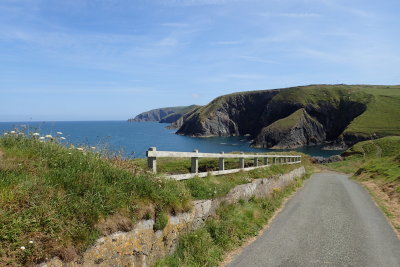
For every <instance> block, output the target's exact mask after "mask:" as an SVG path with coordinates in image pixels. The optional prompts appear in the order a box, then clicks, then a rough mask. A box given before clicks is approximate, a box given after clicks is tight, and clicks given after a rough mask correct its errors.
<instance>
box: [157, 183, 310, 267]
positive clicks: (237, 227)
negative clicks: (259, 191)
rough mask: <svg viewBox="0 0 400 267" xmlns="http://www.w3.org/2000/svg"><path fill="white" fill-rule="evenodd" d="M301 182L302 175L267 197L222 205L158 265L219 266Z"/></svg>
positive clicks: (184, 237)
mask: <svg viewBox="0 0 400 267" xmlns="http://www.w3.org/2000/svg"><path fill="white" fill-rule="evenodd" d="M302 182H303V179H298V180H296V181H295V182H293V183H292V184H291V185H289V186H287V187H286V188H284V189H283V190H275V191H274V193H273V196H272V197H271V198H268V199H251V200H250V201H240V202H239V203H238V204H236V205H223V206H221V207H220V208H219V209H218V211H217V216H216V217H215V218H210V219H208V220H207V221H206V223H205V225H204V226H203V227H202V228H200V229H198V230H196V231H194V232H192V233H189V234H186V235H184V236H182V237H181V238H180V240H179V245H178V248H177V250H176V252H175V253H174V254H172V255H171V256H168V257H166V258H165V259H163V260H160V261H159V262H157V264H156V266H158V267H161V266H169V267H174V266H198V267H200V266H201V267H202V266H218V265H219V263H220V262H221V261H222V260H223V258H224V255H225V254H226V253H227V252H229V251H231V250H233V249H235V248H237V247H239V246H240V245H242V244H243V243H244V242H245V241H246V240H247V239H248V238H250V237H253V236H255V235H257V234H258V233H259V231H260V230H261V229H262V228H263V227H264V226H265V225H266V224H267V222H268V221H269V219H270V218H271V217H272V216H273V214H274V212H275V211H276V210H277V209H278V208H279V207H281V205H282V202H283V200H284V199H285V197H287V196H288V195H290V194H291V193H292V192H294V191H295V190H296V188H298V187H299V186H301V184H302Z"/></svg>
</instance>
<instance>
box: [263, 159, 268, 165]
mask: <svg viewBox="0 0 400 267" xmlns="http://www.w3.org/2000/svg"><path fill="white" fill-rule="evenodd" d="M264 165H268V158H267V157H265V158H264Z"/></svg>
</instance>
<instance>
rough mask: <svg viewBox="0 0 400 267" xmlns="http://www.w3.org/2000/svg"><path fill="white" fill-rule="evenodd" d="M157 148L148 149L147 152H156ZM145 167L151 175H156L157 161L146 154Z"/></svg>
mask: <svg viewBox="0 0 400 267" xmlns="http://www.w3.org/2000/svg"><path fill="white" fill-rule="evenodd" d="M156 150H157V148H155V147H150V148H149V150H148V151H156ZM147 166H148V167H149V169H150V170H151V172H152V173H157V159H156V157H149V156H148V154H147Z"/></svg>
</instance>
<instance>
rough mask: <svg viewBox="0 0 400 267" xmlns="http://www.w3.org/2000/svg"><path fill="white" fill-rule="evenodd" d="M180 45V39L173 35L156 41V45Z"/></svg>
mask: <svg viewBox="0 0 400 267" xmlns="http://www.w3.org/2000/svg"><path fill="white" fill-rule="evenodd" d="M176 45H178V40H176V39H175V38H173V37H166V38H164V39H162V40H160V41H159V42H157V43H156V46H176Z"/></svg>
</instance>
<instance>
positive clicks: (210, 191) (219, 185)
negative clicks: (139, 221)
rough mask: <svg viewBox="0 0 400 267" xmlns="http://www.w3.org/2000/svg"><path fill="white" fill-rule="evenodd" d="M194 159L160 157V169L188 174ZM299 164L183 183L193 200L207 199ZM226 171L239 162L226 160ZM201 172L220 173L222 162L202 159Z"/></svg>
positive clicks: (304, 158)
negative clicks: (219, 165) (219, 167)
mask: <svg viewBox="0 0 400 267" xmlns="http://www.w3.org/2000/svg"><path fill="white" fill-rule="evenodd" d="M282 153H283V154H296V155H298V154H299V153H292V152H286V153H284V152H279V153H274V154H282ZM302 161H303V162H302V164H303V165H305V166H307V167H310V165H311V163H310V162H309V156H307V155H305V154H302ZM134 163H135V164H137V165H138V166H139V167H140V168H146V159H135V160H134ZM190 165H191V163H190V159H182V158H160V159H157V169H158V172H160V173H169V174H177V173H188V172H190ZM253 165H254V163H253V160H252V159H246V160H245V166H246V167H247V166H253ZM298 167H299V164H293V165H273V166H271V167H269V168H259V169H255V170H252V171H241V172H238V173H232V174H227V175H221V176H212V175H209V176H207V177H205V178H192V179H189V180H185V181H182V183H183V184H185V186H186V188H187V189H188V190H189V192H190V194H191V196H192V198H194V199H207V198H215V197H219V196H223V195H225V194H227V193H228V192H229V190H231V189H232V188H233V187H235V186H237V185H239V184H245V183H249V182H251V181H252V180H253V179H256V178H266V177H271V176H274V175H278V174H282V173H287V172H289V171H291V170H293V169H295V168H298ZM225 168H226V169H234V168H239V160H238V159H225ZM199 170H200V172H202V171H204V172H205V171H215V170H218V159H208V158H206V159H200V160H199Z"/></svg>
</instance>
